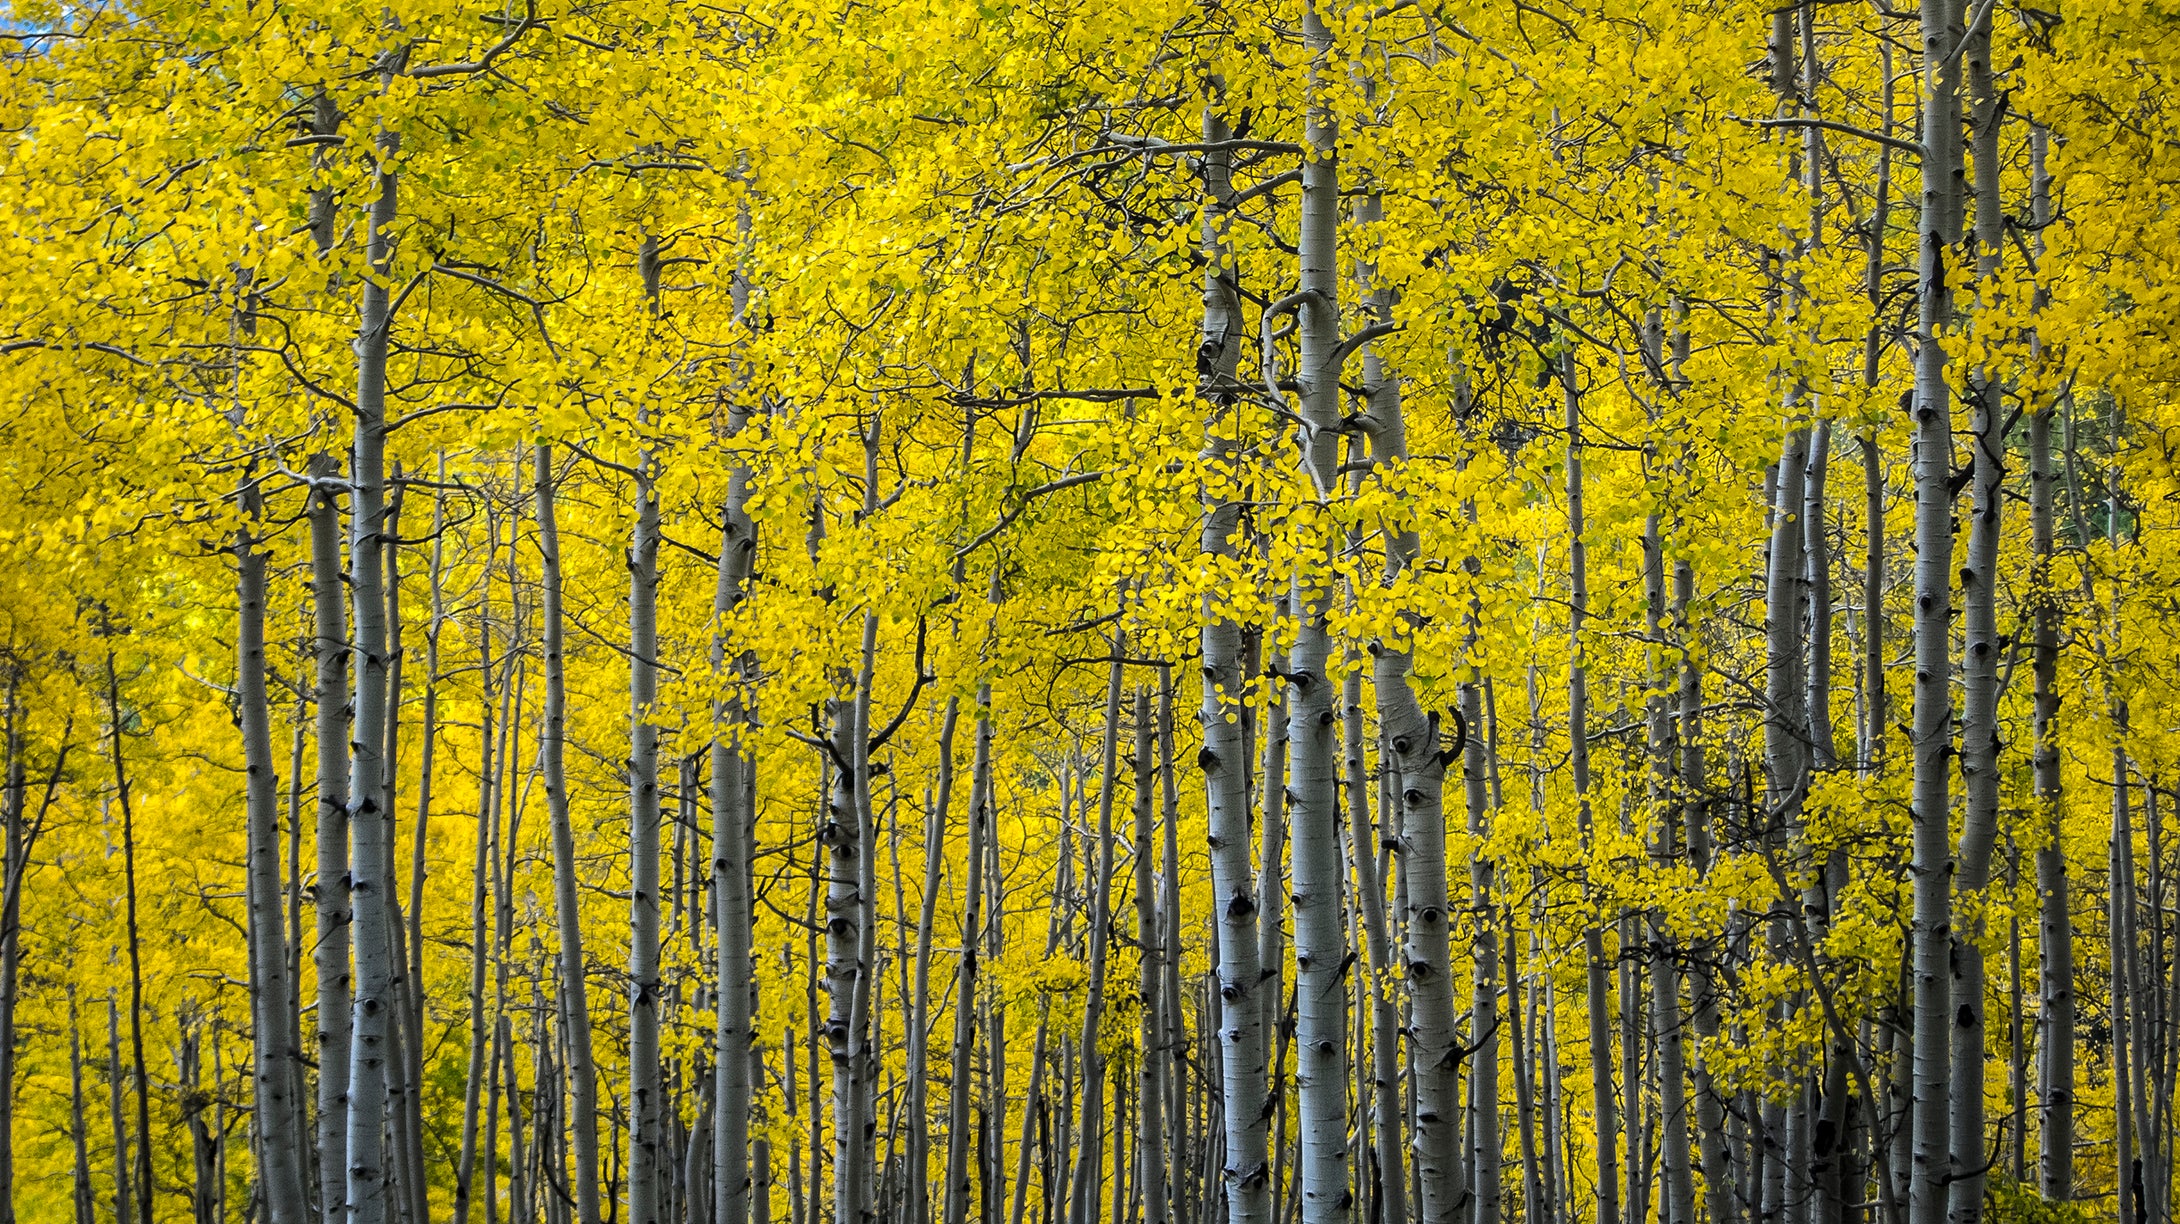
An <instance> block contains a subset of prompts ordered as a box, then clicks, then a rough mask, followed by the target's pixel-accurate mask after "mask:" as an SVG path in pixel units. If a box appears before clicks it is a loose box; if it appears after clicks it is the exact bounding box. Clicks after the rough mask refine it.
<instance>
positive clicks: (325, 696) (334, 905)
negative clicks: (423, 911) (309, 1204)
mask: <svg viewBox="0 0 2180 1224" xmlns="http://www.w3.org/2000/svg"><path fill="white" fill-rule="evenodd" d="M312 475H313V476H314V477H315V479H314V480H313V482H312V485H311V489H310V504H309V515H310V545H311V568H310V591H311V607H312V611H313V617H314V620H313V633H312V636H313V641H312V647H313V649H314V651H315V653H316V655H317V682H316V685H315V687H314V689H313V691H312V700H313V701H314V702H315V703H316V705H317V739H318V837H317V844H318V863H317V867H318V874H317V878H316V880H315V881H313V883H312V884H311V888H310V893H311V901H312V905H313V906H314V908H315V909H316V912H317V938H316V940H315V942H314V943H313V944H312V947H311V964H312V965H313V966H315V968H316V974H317V982H318V1006H317V1016H316V1019H317V1025H318V1118H317V1141H318V1198H319V1201H318V1216H319V1219H320V1220H322V1221H324V1224H346V1221H347V1218H348V1207H347V1191H348V1071H349V1066H348V1061H349V1025H350V1022H351V1016H350V1014H349V977H348V943H349V938H350V935H349V909H348V887H347V883H348V832H349V830H348V684H347V673H348V614H347V609H346V608H345V607H344V606H343V598H342V594H343V592H342V589H341V542H340V540H341V537H340V530H341V527H340V507H339V505H338V504H337V503H336V502H335V500H334V498H335V495H336V489H337V485H335V484H334V483H333V476H332V465H331V461H330V460H320V461H319V462H317V463H316V464H315V465H314V466H313V469H312Z"/></svg>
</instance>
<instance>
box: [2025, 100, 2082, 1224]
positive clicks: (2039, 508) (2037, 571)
mask: <svg viewBox="0 0 2180 1224" xmlns="http://www.w3.org/2000/svg"><path fill="white" fill-rule="evenodd" d="M2049 142H2050V137H2049V135H2048V134H2047V133H2046V132H2045V129H2044V128H2043V127H2042V126H2041V125H2036V126H2032V127H2031V128H2030V129H2029V156H2030V159H2031V160H2030V168H2031V174H2032V175H2033V176H2034V177H2033V180H2032V183H2031V196H2030V214H2029V217H2030V223H2031V224H2032V225H2034V226H2035V228H2036V232H2037V235H2038V237H2037V246H2038V248H2039V249H2041V247H2042V244H2043V238H2042V234H2043V230H2044V227H2045V226H2046V225H2049V224H2050V222H2051V197H2050V187H2049V180H2048V178H2047V177H2046V175H2045V168H2044V167H2045V157H2046V156H2047V149H2048V148H2049ZM2057 408H2058V405H2057V404H2056V403H2054V402H2052V401H2050V400H2040V401H2039V402H2037V404H2036V405H2035V406H2034V409H2033V410H2032V411H2031V412H2030V414H2029V436H2028V448H2029V533H2030V537H2031V548H2032V549H2033V551H2034V568H2033V569H2032V570H2031V582H2032V584H2033V592H2032V596H2031V597H2032V598H2033V599H2034V600H2035V604H2034V617H2035V619H2034V625H2033V634H2034V643H2033V646H2032V651H2033V659H2032V662H2031V664H2030V666H2031V670H2032V672H2033V675H2034V679H2033V684H2034V686H2035V695H2034V702H2035V712H2034V716H2033V721H2032V729H2031V735H2032V740H2033V746H2032V748H2031V759H2032V767H2033V769H2034V771H2035V792H2034V793H2035V798H2036V801H2037V805H2038V811H2039V816H2040V818H2041V821H2042V823H2043V824H2044V825H2045V836H2046V838H2047V839H2048V840H2047V841H2046V842H2045V844H2044V845H2043V846H2041V847H2040V848H2039V849H2038V850H2037V852H2036V891H2037V900H2038V920H2037V966H2038V969H2037V974H2038V980H2037V1037H2036V1049H2037V1065H2036V1070H2037V1077H2036V1078H2037V1083H2036V1098H2037V1101H2038V1110H2037V1115H2038V1116H2037V1151H2038V1178H2037V1180H2038V1184H2039V1188H2040V1189H2041V1190H2042V1192H2043V1196H2044V1197H2045V1198H2046V1199H2050V1200H2053V1201H2055V1202H2066V1201H2068V1200H2070V1199H2072V1198H2073V1197H2074V1133H2075V1132H2074V920H2073V914H2072V912H2071V889H2070V885H2069V881H2068V879H2067V862H2066V839H2065V829H2064V810H2065V809H2064V808H2063V806H2062V803H2063V800H2064V797H2065V790H2064V787H2065V778H2064V775H2063V774H2062V773H2061V765H2060V757H2059V751H2060V750H2059V746H2058V731H2059V728H2058V715H2059V693H2058V671H2059V608H2058V607H2057V606H2056V605H2057V603H2058V591H2057V589H2056V587H2055V575H2054V574H2053V572H2052V562H2053V558H2054V555H2055V553H2056V551H2057V549H2056V544H2057V533H2056V531H2055V530H2054V524H2053V493H2054V487H2053V486H2054V483H2055V481H2056V478H2057V473H2056V472H2055V471H2054V470H2053V466H2052V464H2053V456H2052V448H2051V424H2052V414H2053V413H2054V412H2055V411H2056V410H2057Z"/></svg>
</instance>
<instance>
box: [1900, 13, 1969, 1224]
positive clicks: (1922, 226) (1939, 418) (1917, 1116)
mask: <svg viewBox="0 0 2180 1224" xmlns="http://www.w3.org/2000/svg"><path fill="white" fill-rule="evenodd" d="M1961 26H1962V19H1961V15H1960V13H1959V11H1958V6H1956V5H1954V4H1952V3H1951V0H1924V3H1923V5H1922V44H1923V67H1922V74H1921V92H1922V103H1923V125H1922V127H1923V141H1922V143H1923V150H1922V159H1921V160H1922V183H1923V187H1922V207H1921V216H1920V220H1919V221H1918V223H1917V224H1918V230H1917V242H1918V246H1919V248H1920V253H1919V256H1918V264H1917V273H1916V277H1917V280H1916V289H1917V295H1918V306H1917V316H1916V329H1915V339H1916V356H1915V395H1914V409H1913V417H1914V421H1915V465H1914V470H1915V619H1914V633H1915V690H1914V692H1915V700H1914V722H1913V733H1912V737H1911V745H1910V746H1911V751H1912V754H1913V757H1912V760H1913V773H1914V805H1913V815H1914V857H1913V861H1912V864H1911V871H1912V873H1913V878H1914V907H1913V912H1914V927H1913V936H1912V939H1913V975H1914V983H1915V986H1914V1143H1913V1173H1912V1176H1911V1179H1910V1183H1909V1204H1908V1220H1909V1224H1939V1221H1940V1220H1942V1219H1943V1218H1944V1216H1945V1212H1946V1202H1947V1197H1948V1194H1949V1191H1948V1187H1949V1186H1950V1185H1951V1182H1952V1177H1953V1174H1954V1172H1955V1170H1954V1168H1953V1166H1952V1160H1951V1154H1952V1139H1951V1128H1950V1112H1951V1103H1950V1097H1951V1092H1950V1088H1951V1085H1950V1076H1951V1069H1952V1063H1951V1054H1952V1049H1951V1043H1950V1031H1951V1024H1950V1023H1949V1021H1950V1019H1951V1016H1952V990H1951V980H1950V975H1951V959H1952V957H1951V953H1952V947H1951V944H1952V939H1951V935H1952V921H1953V916H1952V895H1951V890H1952V880H1951V878H1950V874H1951V862H1950V854H1949V849H1950V847H1949V846H1948V844H1947V843H1948V842H1949V840H1950V838H1949V836H1948V834H1949V819H1948V817H1949V814H1950V811H1951V807H1952V800H1951V796H1952V779H1951V772H1950V761H1949V758H1950V756H1951V754H1952V751H1953V700H1952V694H1951V689H1950V679H1949V678H1950V676H1951V674H1952V625H1953V615H1952V576H1953V531H1952V517H1953V492H1952V483H1951V482H1952V465H1953V416H1952V399H1951V390H1950V388H1949V386H1948V384H1947V382H1946V356H1945V349H1944V346H1943V340H1942V333H1943V332H1944V331H1945V330H1946V324H1947V322H1948V321H1949V320H1950V318H1951V316H1952V296H1951V294H1950V292H1949V291H1948V289H1947V278H1948V275H1949V273H1948V270H1947V264H1948V263H1949V261H1950V260H1951V259H1952V256H1953V249H1952V248H1953V245H1954V242H1955V240H1956V238H1957V236H1958V234H1959V229H1960V225H1959V214H1960V205H1959V201H1958V196H1959V193H1960V188H1961V183H1960V178H1961V148H1960V115H1959V96H1960V70H1959V60H1958V58H1957V57H1955V56H1953V55H1952V52H1953V51H1954V49H1956V48H1958V47H1959V46H1960V45H1961V35H1962V28H1961Z"/></svg>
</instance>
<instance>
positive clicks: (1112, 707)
mask: <svg viewBox="0 0 2180 1224" xmlns="http://www.w3.org/2000/svg"><path fill="white" fill-rule="evenodd" d="M1111 645H1112V650H1113V657H1112V663H1111V665H1110V670H1109V672H1108V674H1107V679H1106V685H1105V740H1104V750H1103V752H1104V755H1103V758H1102V760H1101V762H1100V767H1099V775H1098V827H1097V845H1096V854H1097V865H1096V869H1095V875H1094V877H1093V878H1092V879H1091V880H1090V881H1089V884H1090V923H1089V925H1090V932H1089V935H1090V948H1089V956H1088V958H1087V961H1088V968H1089V975H1090V981H1089V987H1088V989H1087V991H1086V993H1085V997H1084V1000H1083V1013H1082V1036H1081V1039H1080V1041H1079V1042H1078V1043H1077V1046H1076V1050H1077V1057H1079V1058H1080V1059H1081V1064H1080V1065H1081V1080H1082V1104H1081V1107H1080V1110H1079V1117H1080V1119H1081V1121H1080V1125H1079V1127H1078V1130H1077V1137H1076V1161H1075V1173H1074V1177H1073V1178H1072V1187H1071V1188H1072V1191H1073V1193H1072V1195H1071V1196H1070V1199H1069V1204H1068V1215H1067V1220H1068V1224H1092V1221H1094V1220H1096V1219H1098V1218H1099V1216H1100V1213H1101V1207H1100V1196H1101V1194H1102V1192H1103V1190H1104V1178H1103V1175H1102V1171H1103V1169H1104V1167H1105V1163H1104V1151H1103V1145H1102V1143H1101V1142H1100V1135H1101V1133H1102V1128H1103V1127H1104V1125H1105V1120H1104V1116H1105V1058H1104V1055H1103V1053H1102V1052H1101V1051H1100V1050H1099V1049H1098V1032H1099V1028H1100V1026H1101V1024H1102V1023H1103V1021H1104V1016H1105V960H1106V952H1107V944H1108V942H1109V937H1110V931H1111V927H1112V914H1113V800H1114V797H1115V792H1116V791H1118V790H1119V788H1120V681H1121V669H1122V667H1123V662H1122V660H1123V656H1124V655H1125V654H1126V653H1127V638H1126V637H1125V636H1124V635H1123V634H1122V633H1121V632H1120V631H1119V630H1117V629H1116V630H1114V631H1113V636H1112V640H1111ZM1116 1210H1117V1209H1116Z"/></svg>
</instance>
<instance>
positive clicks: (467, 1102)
mask: <svg viewBox="0 0 2180 1224" xmlns="http://www.w3.org/2000/svg"><path fill="white" fill-rule="evenodd" d="M485 532H486V535H485V539H486V545H485V549H486V551H485V566H484V571H485V573H486V575H488V576H489V575H490V574H491V572H492V553H493V552H494V551H496V545H497V543H498V525H497V524H496V523H493V522H491V521H490V520H489V519H488V520H487V522H486V527H485ZM485 591H486V603H487V609H486V610H480V611H479V613H478V616H477V654H478V673H477V674H478V676H479V678H480V682H481V687H482V690H483V692H482V699H481V700H480V701H479V702H478V703H477V709H478V716H479V731H478V736H477V839H476V850H475V855H474V857H473V858H472V860H471V865H470V895H469V927H470V936H469V999H468V1003H469V1063H468V1068H467V1071H466V1073H465V1074H464V1075H463V1077H462V1143H461V1152H460V1155H459V1157H458V1158H457V1160H456V1163H455V1172H454V1221H455V1224H469V1211H470V1206H471V1203H472V1201H473V1192H474V1190H475V1182H474V1178H475V1176H476V1168H477V1156H478V1151H477V1138H478V1135H477V1108H478V1105H479V1104H480V1102H481V1100H482V1093H483V1091H484V1086H485V1085H484V1076H485V1070H486V1067H485V1056H486V1051H487V1045H488V1043H489V1041H490V1032H491V1023H490V1020H489V1019H488V1018H487V1016H486V1014H485V1007H484V971H485V962H486V945H485V901H486V898H487V897H488V896H489V895H490V890H491V882H492V859H491V853H492V825H493V822H494V820H495V819H496V818H497V816H496V813H497V810H498V809H497V806H496V804H495V799H496V792H497V791H498V785H497V782H498V777H499V767H498V760H499V758H498V755H497V754H496V753H495V752H494V751H493V740H492V732H493V727H494V720H493V716H492V709H493V707H492V703H493V693H494V691H495V687H496V686H495V685H494V684H493V673H494V670H495V666H496V661H495V660H494V659H493V657H492V620H491V616H490V614H489V610H488V609H489V602H490V591H491V587H490V583H489V580H488V581H487V584H486V586H485ZM489 1159H490V1157H489V1155H488V1156H487V1161H488V1163H489Z"/></svg>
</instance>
